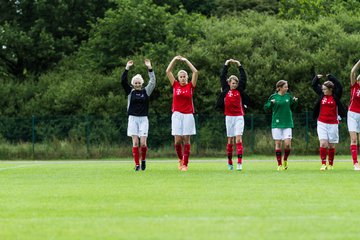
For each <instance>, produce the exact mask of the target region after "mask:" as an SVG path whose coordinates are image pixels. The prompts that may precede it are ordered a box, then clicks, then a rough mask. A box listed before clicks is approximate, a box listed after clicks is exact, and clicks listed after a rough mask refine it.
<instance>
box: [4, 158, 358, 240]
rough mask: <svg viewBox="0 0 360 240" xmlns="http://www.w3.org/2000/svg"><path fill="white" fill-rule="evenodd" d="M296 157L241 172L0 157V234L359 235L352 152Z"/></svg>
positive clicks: (222, 166)
mask: <svg viewBox="0 0 360 240" xmlns="http://www.w3.org/2000/svg"><path fill="white" fill-rule="evenodd" d="M295 158H297V157H294V160H298V161H294V162H290V165H289V166H290V169H289V170H288V171H283V172H277V171H276V170H275V169H276V164H275V161H274V162H273V161H255V160H257V159H259V160H261V159H260V157H257V158H254V159H249V160H246V161H245V162H244V171H243V172H236V171H228V170H227V169H226V162H225V161H224V162H219V161H214V162H212V161H196V160H195V161H193V162H191V163H190V167H189V171H188V172H179V171H178V170H177V164H176V162H175V161H171V162H165V161H163V162H162V161H156V162H151V161H149V163H148V169H147V170H146V171H145V172H134V171H133V170H132V167H133V164H132V162H131V161H95V162H90V161H83V162H73V161H66V162H65V161H61V162H28V161H24V162H0V184H1V186H2V187H1V188H0V209H1V213H0V228H1V231H0V238H1V239H169V238H170V239H220V238H221V239H234V238H237V239H238V238H244V239H288V238H291V239H356V238H357V237H358V236H359V234H360V229H359V227H358V226H357V224H356V222H357V220H358V219H359V217H358V216H359V214H360V211H359V209H358V199H359V198H360V193H359V191H358V182H359V180H360V173H359V172H355V171H353V170H352V164H351V162H350V161H348V160H346V159H349V158H347V157H344V160H346V161H339V162H337V163H336V165H335V170H334V171H327V172H320V171H319V167H320V162H317V161H314V162H313V161H308V162H303V161H302V160H301V159H300V158H301V157H300V156H299V159H295ZM339 158H340V157H339ZM267 159H269V158H268V157H267ZM307 159H308V160H317V158H311V159H309V158H307ZM252 160H253V161H252ZM264 160H265V157H264Z"/></svg>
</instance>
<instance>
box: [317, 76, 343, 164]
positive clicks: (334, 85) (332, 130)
mask: <svg viewBox="0 0 360 240" xmlns="http://www.w3.org/2000/svg"><path fill="white" fill-rule="evenodd" d="M326 76H327V79H328V81H325V82H324V83H323V84H322V85H320V84H319V80H320V78H322V77H323V75H321V74H318V75H315V77H314V79H313V81H312V88H313V90H314V91H315V92H316V93H317V94H318V96H319V97H318V100H317V102H316V105H315V108H314V116H313V117H314V118H315V119H317V133H318V137H319V141H320V149H319V152H320V158H321V164H322V165H321V168H320V170H321V171H324V170H327V169H329V170H332V169H333V164H334V156H335V144H336V143H338V142H339V120H338V116H340V117H341V118H344V117H345V116H346V110H345V108H344V106H343V105H342V103H341V102H340V98H341V96H342V91H343V87H342V86H341V83H340V82H339V80H337V79H336V78H335V77H334V76H332V75H331V74H327V75H326ZM327 155H328V161H329V165H328V166H326V156H327Z"/></svg>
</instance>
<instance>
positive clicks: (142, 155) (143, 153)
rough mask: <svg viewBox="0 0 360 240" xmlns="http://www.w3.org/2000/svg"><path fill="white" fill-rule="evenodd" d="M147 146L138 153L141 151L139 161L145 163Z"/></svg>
mask: <svg viewBox="0 0 360 240" xmlns="http://www.w3.org/2000/svg"><path fill="white" fill-rule="evenodd" d="M147 149H148V148H147V146H145V147H141V148H140V151H141V161H145V160H146V152H147Z"/></svg>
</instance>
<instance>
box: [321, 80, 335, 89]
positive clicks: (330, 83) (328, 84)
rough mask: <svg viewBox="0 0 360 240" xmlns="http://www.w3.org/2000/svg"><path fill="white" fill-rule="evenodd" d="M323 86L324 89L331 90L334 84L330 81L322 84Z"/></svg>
mask: <svg viewBox="0 0 360 240" xmlns="http://www.w3.org/2000/svg"><path fill="white" fill-rule="evenodd" d="M323 85H324V86H325V87H327V88H329V89H331V90H333V89H334V83H333V82H331V81H326V82H324V83H323Z"/></svg>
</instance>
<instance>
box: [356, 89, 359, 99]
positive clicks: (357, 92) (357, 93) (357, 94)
mask: <svg viewBox="0 0 360 240" xmlns="http://www.w3.org/2000/svg"><path fill="white" fill-rule="evenodd" d="M356 96H357V97H360V89H358V90H357V91H356Z"/></svg>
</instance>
